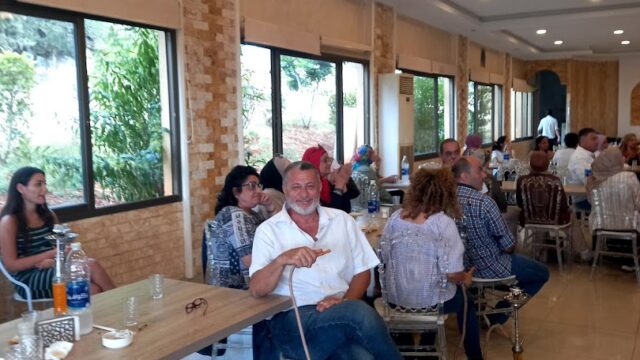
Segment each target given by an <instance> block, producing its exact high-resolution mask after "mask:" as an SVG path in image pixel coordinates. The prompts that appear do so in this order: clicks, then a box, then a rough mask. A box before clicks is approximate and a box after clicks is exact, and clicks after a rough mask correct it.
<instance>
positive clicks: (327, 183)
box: [302, 145, 360, 213]
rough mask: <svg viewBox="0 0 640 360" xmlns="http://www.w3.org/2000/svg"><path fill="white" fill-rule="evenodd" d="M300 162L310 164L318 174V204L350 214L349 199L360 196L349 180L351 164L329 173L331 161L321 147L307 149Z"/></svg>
mask: <svg viewBox="0 0 640 360" xmlns="http://www.w3.org/2000/svg"><path fill="white" fill-rule="evenodd" d="M302 161H307V162H309V163H311V164H312V165H313V166H314V167H315V168H316V169H318V172H319V173H320V178H321V180H322V191H321V192H320V204H321V205H322V206H326V207H330V208H334V209H340V210H343V211H345V212H347V213H350V212H351V199H355V198H357V197H358V195H360V190H358V186H357V185H356V184H355V182H354V181H353V180H352V179H351V164H344V165H342V166H341V167H340V168H338V169H337V170H335V171H331V163H332V162H333V159H332V158H331V156H329V154H328V153H327V150H325V149H324V148H323V147H322V146H321V145H318V146H312V147H310V148H308V149H307V150H306V151H305V152H304V155H302Z"/></svg>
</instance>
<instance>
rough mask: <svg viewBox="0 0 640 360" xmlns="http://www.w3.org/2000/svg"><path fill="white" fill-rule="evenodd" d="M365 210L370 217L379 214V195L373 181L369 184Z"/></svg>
mask: <svg viewBox="0 0 640 360" xmlns="http://www.w3.org/2000/svg"><path fill="white" fill-rule="evenodd" d="M367 209H368V211H369V215H370V216H375V215H376V214H378V213H379V212H380V193H379V192H378V186H377V185H376V181H375V180H371V181H370V182H369V197H368V200H367Z"/></svg>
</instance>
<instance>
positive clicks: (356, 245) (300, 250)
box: [249, 162, 401, 359]
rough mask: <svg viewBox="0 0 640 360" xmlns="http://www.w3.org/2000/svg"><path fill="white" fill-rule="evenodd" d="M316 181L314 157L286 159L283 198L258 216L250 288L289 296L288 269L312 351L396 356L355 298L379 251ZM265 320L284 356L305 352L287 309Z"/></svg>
mask: <svg viewBox="0 0 640 360" xmlns="http://www.w3.org/2000/svg"><path fill="white" fill-rule="evenodd" d="M321 187H322V182H321V180H320V175H319V174H318V171H317V170H316V169H315V167H313V165H311V164H309V163H307V162H294V163H292V164H291V165H289V166H288V167H287V169H286V170H285V173H284V177H283V190H284V194H285V198H286V206H285V207H284V208H283V209H282V210H281V211H280V212H279V213H277V214H276V215H274V216H272V217H271V218H270V219H268V220H267V221H265V222H263V223H262V224H261V225H260V226H259V227H258V229H257V230H256V233H255V236H254V239H253V251H252V259H251V267H250V268H249V273H250V275H251V281H250V283H249V289H250V291H251V293H252V294H253V295H254V296H257V297H260V296H265V295H267V294H272V293H273V294H277V295H285V296H289V295H290V294H289V281H290V277H291V276H293V280H292V281H293V292H294V295H295V298H296V302H297V306H298V310H299V311H300V315H301V322H302V327H303V329H304V334H305V338H306V342H307V345H308V349H309V352H310V355H311V357H312V358H314V359H315V358H318V359H324V358H328V357H332V356H338V357H340V358H345V359H347V358H375V359H400V358H401V356H400V353H399V352H398V350H397V349H396V347H395V344H394V343H393V340H392V339H391V337H390V336H389V334H388V331H387V328H386V326H385V324H384V321H383V320H382V318H381V317H380V316H379V315H378V314H377V313H376V311H375V310H374V309H373V308H372V307H370V306H369V305H367V304H365V303H364V302H363V301H361V300H359V299H360V298H362V296H363V295H364V293H365V291H366V289H367V287H368V285H369V281H370V272H369V271H370V269H371V268H372V267H374V266H376V265H377V264H378V262H379V261H378V258H377V257H376V255H375V253H374V252H373V250H372V249H371V246H370V245H369V243H368V242H367V240H366V238H365V236H364V234H363V233H362V231H360V229H359V228H358V226H357V225H356V223H355V221H354V220H353V218H351V216H349V215H348V214H346V213H345V212H343V211H340V210H335V209H330V208H325V207H322V206H320V191H321ZM292 268H295V271H294V273H293V274H291V272H290V271H291V269H292ZM268 328H269V330H270V332H271V338H272V340H273V341H274V343H275V345H276V346H277V347H278V349H279V350H280V352H281V353H282V355H283V356H284V357H285V358H294V359H300V358H305V354H304V350H303V346H302V342H301V339H300V335H299V332H298V327H297V325H296V318H295V314H294V311H293V310H292V309H291V310H287V311H283V312H280V313H278V314H276V315H274V316H273V318H271V320H269V322H268Z"/></svg>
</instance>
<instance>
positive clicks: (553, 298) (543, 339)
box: [0, 264, 640, 360]
mask: <svg viewBox="0 0 640 360" xmlns="http://www.w3.org/2000/svg"><path fill="white" fill-rule="evenodd" d="M550 268H551V278H550V280H549V282H548V283H547V284H546V285H545V286H544V288H542V290H541V291H540V293H539V294H538V295H537V296H536V297H534V298H533V299H532V300H531V301H530V302H529V303H528V304H527V305H526V306H525V307H524V308H523V309H522V311H521V326H520V329H521V334H522V336H523V337H524V349H525V353H524V355H525V358H526V359H546V360H553V359H582V360H600V359H602V360H605V359H606V360H630V359H638V360H640V329H639V324H640V288H639V287H637V286H636V281H635V276H634V274H633V273H625V272H622V271H620V270H619V267H618V266H614V265H613V264H608V265H607V264H605V265H604V266H601V267H599V268H598V272H597V274H596V276H595V278H594V279H593V280H590V279H589V268H588V267H587V266H585V265H578V264H573V265H572V266H571V267H570V268H569V269H568V271H566V272H565V274H560V273H559V272H558V270H557V267H555V266H554V265H551V266H550ZM196 279H197V280H198V281H200V279H201V277H199V276H198V277H196V278H195V279H194V281H195V280H196ZM2 280H3V281H4V279H2ZM2 285H3V286H0V293H1V295H2V296H0V298H1V299H2V304H0V317H1V318H3V320H5V321H6V320H8V319H11V318H13V317H14V316H17V315H15V314H20V312H21V311H22V310H21V309H20V308H19V307H20V306H21V305H16V304H15V302H13V301H12V300H11V299H10V294H11V288H10V286H7V284H2ZM11 310H13V311H11ZM484 334H485V332H484V331H483V333H482V337H483V341H484ZM232 341H233V342H236V343H238V344H239V345H243V346H244V347H242V346H241V347H236V348H234V349H233V350H231V351H229V353H228V354H227V355H226V356H225V357H224V358H226V359H251V349H250V347H249V346H250V345H248V342H249V341H250V339H248V337H247V336H243V335H237V336H234V337H233V340H232ZM447 341H448V349H449V352H450V358H453V357H452V356H453V350H454V348H455V346H456V345H457V343H458V341H459V334H458V331H457V328H456V325H455V318H454V317H453V316H451V317H449V319H448V320H447ZM486 350H488V353H487V354H488V359H511V344H510V342H509V340H508V339H506V338H504V337H501V336H500V335H498V334H496V333H495V332H494V333H492V335H491V339H490V341H489V346H488V347H486ZM463 358H464V356H462V352H461V351H459V354H458V359H463ZM187 359H189V360H199V359H207V358H206V357H201V356H199V355H197V354H194V355H191V356H189V357H188V358H187Z"/></svg>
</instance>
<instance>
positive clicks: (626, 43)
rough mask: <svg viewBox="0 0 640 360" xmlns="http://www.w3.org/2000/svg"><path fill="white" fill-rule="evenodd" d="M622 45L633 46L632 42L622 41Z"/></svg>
mask: <svg viewBox="0 0 640 360" xmlns="http://www.w3.org/2000/svg"><path fill="white" fill-rule="evenodd" d="M620 44H622V45H629V44H631V41H629V40H622V41H620Z"/></svg>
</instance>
